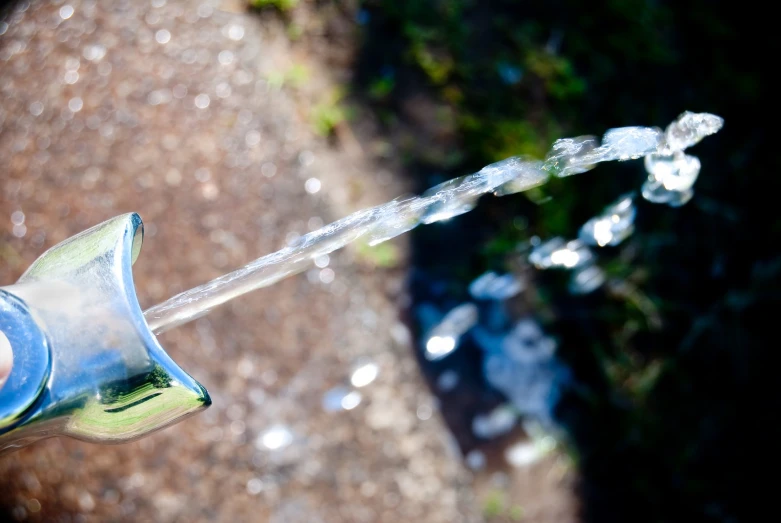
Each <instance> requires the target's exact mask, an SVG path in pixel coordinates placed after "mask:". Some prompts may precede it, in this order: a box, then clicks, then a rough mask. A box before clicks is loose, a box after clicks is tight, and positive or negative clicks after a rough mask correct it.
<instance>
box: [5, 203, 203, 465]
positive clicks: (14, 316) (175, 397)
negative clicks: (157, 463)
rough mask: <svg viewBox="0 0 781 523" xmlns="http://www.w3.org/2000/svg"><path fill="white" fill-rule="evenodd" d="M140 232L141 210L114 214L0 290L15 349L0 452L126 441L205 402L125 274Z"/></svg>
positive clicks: (58, 247) (8, 335)
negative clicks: (153, 327)
mask: <svg viewBox="0 0 781 523" xmlns="http://www.w3.org/2000/svg"><path fill="white" fill-rule="evenodd" d="M143 230H144V229H143V224H142V222H141V218H140V217H139V216H138V215H137V214H134V213H133V214H125V215H122V216H118V217H116V218H113V219H111V220H109V221H107V222H104V223H102V224H100V225H97V226H95V227H93V228H91V229H89V230H87V231H84V232H82V233H80V234H78V235H76V236H74V237H72V238H69V239H67V240H65V241H64V242H62V243H60V244H58V245H56V246H54V247H52V248H51V249H49V250H48V251H46V252H45V253H44V254H43V255H41V257H40V258H38V259H37V260H36V261H35V262H34V263H33V264H32V265H31V266H30V268H29V269H28V270H27V271H26V272H25V273H24V274H23V275H22V277H21V278H19V281H18V282H16V283H15V284H13V285H11V286H9V287H0V332H2V333H3V335H4V336H5V338H7V340H8V342H9V343H10V346H11V351H12V353H13V364H12V367H11V373H10V375H9V376H8V378H7V381H6V383H5V385H4V386H2V388H0V453H3V452H7V451H9V450H12V449H14V448H18V447H22V446H25V445H27V444H29V443H32V442H33V441H36V440H38V439H42V438H46V437H50V436H58V435H66V436H72V437H74V438H77V439H81V440H86V441H94V442H102V443H118V442H124V441H129V440H133V439H136V438H139V437H141V436H144V435H146V434H148V433H150V432H152V431H155V430H157V429H160V428H163V427H165V426H168V425H170V424H172V423H175V422H177V421H179V420H181V419H183V418H184V417H186V416H189V415H191V414H194V413H196V412H198V411H200V410H202V409H204V408H206V407H208V406H209V405H210V404H211V399H210V398H209V394H208V393H207V392H206V389H204V388H203V387H202V386H201V385H200V384H199V383H198V382H197V381H195V380H194V379H193V378H191V377H190V376H189V375H188V374H187V373H186V372H184V371H183V370H182V369H181V368H180V367H179V366H178V365H177V364H176V363H175V362H174V361H173V360H172V359H171V358H170V357H169V356H168V354H166V352H165V350H163V348H162V347H161V346H160V344H159V343H158V341H157V338H155V336H154V334H153V333H152V332H151V331H150V329H149V327H148V326H147V324H146V321H145V320H144V316H143V314H142V312H141V308H140V307H139V304H138V300H137V298H136V292H135V288H134V286H133V277H132V272H131V265H132V264H133V262H134V261H135V260H136V258H137V257H138V254H139V252H140V250H141V243H142V240H143Z"/></svg>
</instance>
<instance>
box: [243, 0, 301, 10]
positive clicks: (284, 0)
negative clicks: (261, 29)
mask: <svg viewBox="0 0 781 523" xmlns="http://www.w3.org/2000/svg"><path fill="white" fill-rule="evenodd" d="M248 1H249V5H250V6H252V7H254V8H257V9H263V8H266V7H270V8H274V9H278V10H279V11H282V12H285V11H290V10H291V9H293V8H294V7H295V6H297V5H298V1H299V0H248Z"/></svg>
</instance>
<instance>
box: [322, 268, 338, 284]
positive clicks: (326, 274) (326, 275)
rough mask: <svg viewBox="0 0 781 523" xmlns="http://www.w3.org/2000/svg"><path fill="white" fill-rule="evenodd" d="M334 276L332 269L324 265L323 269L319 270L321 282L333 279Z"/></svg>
mask: <svg viewBox="0 0 781 523" xmlns="http://www.w3.org/2000/svg"><path fill="white" fill-rule="evenodd" d="M335 277H336V273H334V271H333V269H330V268H328V267H326V268H325V269H323V270H321V271H320V281H321V282H322V283H325V284H328V283H331V282H332V281H334V278H335Z"/></svg>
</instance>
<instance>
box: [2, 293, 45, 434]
mask: <svg viewBox="0 0 781 523" xmlns="http://www.w3.org/2000/svg"><path fill="white" fill-rule="evenodd" d="M0 332H2V333H3V334H4V335H5V337H6V338H8V341H9V342H10V344H11V350H12V352H13V354H14V361H13V366H12V367H11V374H10V375H9V376H8V379H7V380H6V382H5V385H4V386H3V387H2V388H0V433H3V432H5V431H7V430H10V429H12V428H13V427H14V426H16V425H18V424H19V423H21V422H22V421H23V420H24V418H25V415H26V414H27V413H28V412H29V411H30V410H32V408H33V407H34V406H35V405H36V404H37V403H38V402H39V401H40V397H41V393H42V392H43V389H44V388H45V387H46V383H47V381H48V380H49V374H50V373H51V367H52V361H51V350H50V349H49V340H48V339H47V338H46V335H45V334H44V333H43V331H42V330H41V329H40V328H39V327H38V325H37V324H36V323H35V321H34V320H33V317H32V314H31V313H30V311H29V309H28V308H27V306H26V305H25V304H24V302H22V301H21V300H20V299H18V298H17V297H16V296H14V295H13V294H10V293H8V292H6V291H4V290H2V289H0ZM20 347H23V348H21V349H20Z"/></svg>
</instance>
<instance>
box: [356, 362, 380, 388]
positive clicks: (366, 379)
mask: <svg viewBox="0 0 781 523" xmlns="http://www.w3.org/2000/svg"><path fill="white" fill-rule="evenodd" d="M379 371H380V368H379V367H378V366H377V364H376V363H365V364H363V365H361V366H360V367H358V368H356V369H355V370H354V371H353V373H352V375H351V376H350V383H352V385H353V387H358V388H360V387H365V386H366V385H368V384H370V383H371V382H373V381H374V380H375V379H376V378H377V375H378V374H379Z"/></svg>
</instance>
